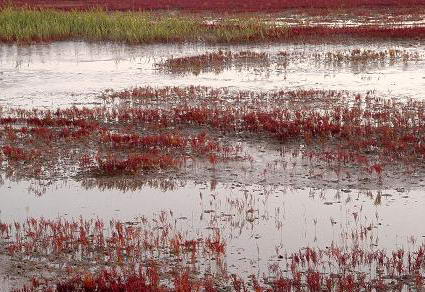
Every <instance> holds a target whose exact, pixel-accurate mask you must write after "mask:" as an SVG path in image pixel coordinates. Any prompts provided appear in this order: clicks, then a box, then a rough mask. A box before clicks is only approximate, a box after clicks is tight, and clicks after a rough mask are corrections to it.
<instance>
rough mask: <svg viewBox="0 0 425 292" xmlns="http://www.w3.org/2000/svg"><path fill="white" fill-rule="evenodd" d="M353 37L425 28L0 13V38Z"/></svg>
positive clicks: (422, 34) (421, 32) (411, 34)
mask: <svg viewBox="0 0 425 292" xmlns="http://www.w3.org/2000/svg"><path fill="white" fill-rule="evenodd" d="M352 38H363V39H364V38H366V39H371V40H392V39H419V40H420V39H425V27H424V26H420V25H416V26H395V25H389V26H382V25H360V26H342V27H341V26H340V27H336V26H324V25H312V26H304V25H293V26H286V25H281V24H278V23H274V22H273V21H271V22H270V21H265V20H264V19H262V18H261V17H250V16H241V15H229V16H225V17H224V18H221V19H217V20H215V21H209V22H207V21H206V19H205V18H204V17H201V16H195V15H171V14H159V15H158V14H154V13H148V12H107V11H105V10H100V9H92V10H88V11H75V10H74V11H60V10H52V9H42V10H40V9H38V10H37V9H26V8H25V9H20V8H16V7H6V8H3V9H2V10H1V11H0V41H2V42H18V43H30V42H49V41H58V40H88V41H117V42H125V43H131V44H143V43H176V42H206V43H248V42H271V41H275V42H290V41H301V42H308V41H315V40H320V41H326V40H334V39H337V40H341V39H352Z"/></svg>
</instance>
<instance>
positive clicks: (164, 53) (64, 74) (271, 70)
mask: <svg viewBox="0 0 425 292" xmlns="http://www.w3.org/2000/svg"><path fill="white" fill-rule="evenodd" d="M383 48H388V49H397V50H401V51H406V52H410V53H412V54H414V53H415V52H421V51H423V44H422V43H411V42H400V43H380V44H379V46H378V45H377V44H369V43H364V44H359V43H356V44H321V45H300V44H262V45H235V46H224V45H214V46H199V45H194V44H181V45H173V46H169V45H144V46H128V45H119V44H111V43H85V42H56V43H51V44H37V45H31V46H25V47H22V46H16V45H5V44H2V45H0V67H1V70H0V71H1V72H2V75H1V77H2V79H1V80H0V88H1V91H2V93H1V95H0V104H1V105H8V106H13V107H18V106H25V107H31V106H43V107H51V106H55V107H56V106H67V105H70V104H73V105H81V104H84V105H90V104H97V103H98V102H99V101H98V100H97V98H96V96H97V95H98V94H99V93H100V92H101V91H103V90H105V89H107V88H113V89H115V90H119V89H123V88H128V87H132V86H143V85H150V86H187V85H204V86H212V87H229V88H233V89H242V90H271V89H274V90H276V89H286V90H290V89H296V88H299V87H303V88H322V89H333V90H350V91H358V92H366V91H368V90H376V91H377V92H379V93H380V94H383V95H386V94H391V95H392V96H396V97H414V98H421V96H420V92H422V90H421V88H424V86H425V85H424V84H425V83H424V82H423V74H422V73H421V72H423V71H424V66H425V63H424V61H418V62H409V66H405V65H404V64H403V63H395V64H392V65H391V64H390V63H387V62H385V66H382V64H380V63H379V62H378V63H376V62H375V63H374V65H373V64H372V65H373V66H366V67H361V66H360V67H359V66H357V65H356V66H353V65H352V64H347V65H343V66H332V68H329V66H328V67H327V66H317V60H316V61H315V60H314V58H312V59H311V58H306V57H305V56H314V55H317V54H322V55H323V54H326V52H349V51H351V50H354V49H364V50H375V51H382V50H383ZM219 49H222V50H232V51H234V52H238V51H247V50H251V51H257V52H263V53H266V54H269V55H271V56H277V54H278V53H279V52H287V53H288V54H289V57H288V59H287V61H286V62H283V63H281V64H279V63H276V62H275V61H273V62H270V63H269V65H270V66H269V65H268V66H267V70H245V69H246V68H245V67H243V66H242V67H240V66H235V67H231V68H226V70H223V71H221V70H220V72H218V73H219V74H217V73H215V72H210V73H205V74H201V75H199V76H194V75H191V74H189V75H185V76H181V75H170V74H167V73H166V72H161V71H158V70H156V68H155V64H158V63H161V62H163V61H164V60H166V59H167V58H169V57H171V56H172V57H173V58H179V57H183V56H194V55H199V54H204V53H206V52H212V51H218V50H219ZM291 56H292V57H291ZM282 64H284V65H282ZM336 73H338V74H336ZM413 89H414V90H413Z"/></svg>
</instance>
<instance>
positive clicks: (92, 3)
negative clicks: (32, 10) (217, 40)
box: [0, 0, 425, 12]
mask: <svg viewBox="0 0 425 292" xmlns="http://www.w3.org/2000/svg"><path fill="white" fill-rule="evenodd" d="M5 3H6V4H7V3H10V2H8V1H5V0H2V1H0V4H5ZM13 4H14V5H24V6H26V5H30V6H33V7H41V8H44V7H54V8H58V9H64V10H69V9H82V10H87V9H90V8H92V7H99V6H100V7H103V8H106V9H110V10H152V9H184V10H190V11H193V10H195V11H196V10H207V11H210V10H213V11H217V10H218V11H227V12H228V11H229V10H230V11H245V12H246V11H255V12H261V11H270V10H271V11H275V10H277V11H280V10H282V9H288V8H303V9H306V8H327V9H329V8H337V9H340V8H343V7H349V8H358V7H368V8H369V9H370V7H385V8H387V9H388V8H389V7H396V8H400V7H412V6H413V7H415V5H425V3H424V1H423V0H400V1H394V0H342V1H341V0H317V1H313V2H312V1H310V0H295V1H290V0H266V1H262V2H258V1H253V0H245V1H241V0H237V1H232V2H226V1H219V0H208V1H202V2H199V1H194V0H158V1H155V2H152V1H148V0H133V1H130V0H123V1H116V0H104V1H102V2H99V1H96V0H88V1H85V2H75V3H74V2H71V3H68V2H65V1H52V0H47V1H46V0H16V1H14V2H13Z"/></svg>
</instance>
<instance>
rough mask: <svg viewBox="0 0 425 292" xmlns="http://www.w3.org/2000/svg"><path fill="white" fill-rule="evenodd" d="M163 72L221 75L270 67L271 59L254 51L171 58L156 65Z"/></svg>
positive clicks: (219, 51) (220, 52)
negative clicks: (235, 69)
mask: <svg viewBox="0 0 425 292" xmlns="http://www.w3.org/2000/svg"><path fill="white" fill-rule="evenodd" d="M156 66H157V68H158V69H159V70H161V71H165V72H169V73H173V74H184V73H192V74H195V75H198V74H200V73H206V72H214V73H220V72H222V71H224V70H226V69H230V68H233V67H236V68H244V69H249V68H255V69H257V68H259V67H261V68H264V67H268V66H270V57H269V55H268V54H266V53H263V52H261V53H259V52H254V51H241V52H237V53H234V52H232V51H222V50H218V51H217V52H211V53H205V54H202V55H196V56H190V57H179V58H174V57H172V58H169V59H167V60H165V61H164V62H162V63H158V64H156Z"/></svg>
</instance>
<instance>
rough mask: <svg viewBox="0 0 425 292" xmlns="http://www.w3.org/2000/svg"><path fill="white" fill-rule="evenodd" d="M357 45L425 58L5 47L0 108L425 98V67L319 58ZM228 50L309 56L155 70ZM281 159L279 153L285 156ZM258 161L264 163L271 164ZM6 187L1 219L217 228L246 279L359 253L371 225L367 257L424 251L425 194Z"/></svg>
mask: <svg viewBox="0 0 425 292" xmlns="http://www.w3.org/2000/svg"><path fill="white" fill-rule="evenodd" d="M357 48H362V49H371V50H386V49H389V48H395V49H399V50H406V51H409V52H413V53H414V52H418V53H420V54H423V49H424V44H421V43H380V44H367V43H365V44H360V43H356V44H355V45H354V44H353V45H347V44H344V45H342V44H329V45H323V44H322V45H299V44H297V45H294V44H279V45H249V46H248V45H247V46H199V45H189V44H187V45H175V46H174V45H173V46H168V45H145V46H127V45H117V44H110V43H86V42H56V43H52V44H37V45H31V46H27V47H18V46H14V45H4V44H2V45H0V106H5V107H24V108H32V107H46V108H56V107H66V106H70V105H76V106H93V105H98V104H102V101H101V100H100V99H99V98H97V97H98V95H99V94H101V92H102V91H104V90H106V89H109V88H112V89H114V90H119V89H124V88H128V87H132V86H146V85H149V86H180V85H181V86H187V85H204V86H211V87H229V88H232V89H235V90H276V89H287V90H293V89H299V88H302V89H309V88H318V89H333V90H348V91H354V92H367V91H375V93H376V94H377V95H381V96H387V97H395V98H416V99H422V98H423V92H424V91H425V73H424V72H425V60H424V59H421V60H419V61H415V62H407V64H405V63H396V64H389V63H384V64H374V65H371V66H369V65H367V66H364V67H358V66H351V65H344V66H330V65H329V64H324V63H317V62H316V61H315V60H314V58H310V57H311V56H313V55H314V54H315V53H323V52H335V51H350V50H352V49H357ZM218 49H231V50H235V51H242V50H248V49H249V50H255V51H261V52H267V53H269V54H271V55H273V54H275V55H276V54H277V53H278V52H280V51H287V52H289V53H290V54H293V55H299V56H300V58H298V59H297V58H294V59H291V60H290V61H289V63H288V65H287V66H286V67H285V68H282V67H281V66H278V65H276V64H272V65H271V66H268V67H267V68H262V69H258V70H253V69H252V68H247V69H246V70H245V69H241V68H237V67H231V68H229V69H226V70H224V71H223V72H221V73H218V74H216V73H201V74H200V75H193V74H184V75H176V74H169V73H165V72H161V71H159V70H157V69H156V67H155V64H156V63H159V62H162V61H164V60H165V59H166V58H168V57H171V56H174V57H181V56H188V55H196V54H202V53H205V52H210V51H217V50H218ZM304 56H307V58H304ZM274 154H275V155H276V156H278V155H279V153H278V152H276V153H274ZM264 155H266V154H264ZM270 157H271V156H268V158H270ZM255 158H256V159H257V160H261V159H260V158H261V157H260V158H259V157H255ZM258 165H263V164H261V163H259V164H258ZM263 166H264V165H263ZM258 168H259V167H258ZM273 171H286V169H278V170H276V169H274V170H271V172H273ZM258 172H261V170H259V171H258ZM245 175H246V174H245ZM248 175H252V174H248ZM288 175H289V176H291V174H290V173H288ZM252 176H253V175H252ZM253 177H254V176H253ZM255 178H257V176H255ZM0 182H3V184H0V221H2V222H14V221H20V222H22V221H24V220H25V219H26V218H28V217H45V218H57V217H65V218H77V217H80V216H83V217H84V218H98V217H99V218H103V219H106V220H107V219H112V218H115V219H121V220H123V221H133V220H134V221H137V220H138V218H140V217H141V216H146V217H147V218H152V217H155V216H156V215H158V214H159V213H160V212H161V211H166V212H170V211H171V212H172V213H173V218H174V219H175V220H176V224H177V227H178V228H180V229H181V230H185V231H187V230H191V232H192V234H193V235H194V236H195V235H199V236H208V235H210V234H211V233H212V232H213V230H214V228H220V230H221V231H222V234H223V235H224V237H225V240H226V242H227V255H228V257H227V259H226V261H227V264H228V266H229V268H230V271H238V272H240V273H242V274H244V275H248V274H251V273H253V272H258V273H261V272H265V271H267V267H268V265H269V264H270V263H271V262H274V261H276V260H277V256H278V255H280V254H283V253H285V252H291V251H297V250H299V249H300V248H303V247H306V246H310V247H319V248H325V247H326V246H329V245H330V244H331V243H332V242H336V243H338V244H342V245H344V244H350V242H349V240H346V238H345V235H346V234H351V232H352V231H358V230H359V229H360V228H361V227H369V226H370V227H371V231H370V233H369V234H368V235H369V236H368V238H367V239H365V240H364V242H362V243H361V244H363V245H364V246H365V247H366V248H368V249H378V248H379V249H388V250H394V249H397V248H406V249H410V248H413V245H414V244H413V243H412V237H413V238H414V239H415V244H421V243H422V242H423V241H424V238H425V232H424V229H423V226H422V224H418V223H420V222H423V221H424V220H425V213H424V212H423V210H424V208H425V193H423V192H422V191H421V189H415V190H412V191H404V190H401V189H399V190H394V189H383V190H380V191H377V190H373V191H366V190H357V189H352V190H341V189H339V190H338V189H330V188H329V189H313V188H307V187H304V188H298V189H294V188H291V187H288V186H285V185H283V184H281V185H279V184H276V185H273V186H272V185H270V186H260V185H257V184H250V185H246V186H244V185H243V184H242V183H240V184H238V185H237V186H236V185H235V184H233V185H232V184H218V185H215V184H214V183H211V185H210V184H207V183H206V182H203V183H194V182H193V181H190V180H189V181H187V182H178V183H177V187H175V188H170V189H169V190H164V189H161V188H156V187H149V186H145V187H142V188H140V189H137V190H129V191H126V192H123V191H120V190H118V189H114V188H107V187H105V188H102V186H101V185H96V184H95V183H94V184H90V183H83V184H81V183H80V182H77V181H72V180H68V181H59V182H55V183H52V184H47V185H46V187H43V186H42V185H40V184H39V183H40V182H29V181H20V182H12V181H10V180H8V179H4V181H3V180H0ZM44 188H45V189H44ZM35 193H40V194H41V195H40V196H37V195H36V194H35ZM397 214H403V216H396V215H397ZM341 234H342V235H341ZM344 238H345V239H344ZM346 241H347V242H346ZM0 286H1V281H0Z"/></svg>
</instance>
